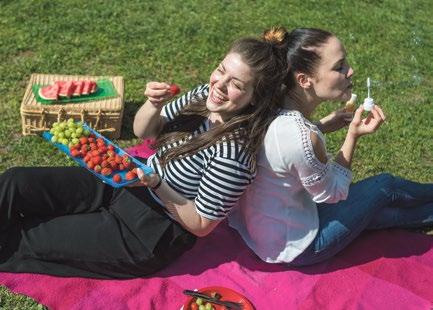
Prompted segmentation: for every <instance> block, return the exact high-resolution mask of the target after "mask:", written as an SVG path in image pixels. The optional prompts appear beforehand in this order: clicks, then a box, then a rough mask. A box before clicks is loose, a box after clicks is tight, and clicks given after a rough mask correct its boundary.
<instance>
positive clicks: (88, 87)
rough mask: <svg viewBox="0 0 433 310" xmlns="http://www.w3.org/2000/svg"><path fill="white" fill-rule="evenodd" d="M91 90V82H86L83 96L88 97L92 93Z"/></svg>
mask: <svg viewBox="0 0 433 310" xmlns="http://www.w3.org/2000/svg"><path fill="white" fill-rule="evenodd" d="M90 89H91V81H84V86H83V92H82V94H83V95H88V94H89V93H90Z"/></svg>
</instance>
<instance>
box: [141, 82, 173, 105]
mask: <svg viewBox="0 0 433 310" xmlns="http://www.w3.org/2000/svg"><path fill="white" fill-rule="evenodd" d="M144 95H145V96H146V97H147V99H148V101H149V102H150V103H151V104H152V105H153V106H154V107H155V108H158V109H160V108H162V107H163V106H164V103H165V102H167V101H168V100H169V99H171V98H172V97H173V94H172V92H171V91H170V84H167V83H164V82H149V83H147V84H146V89H145V91H144Z"/></svg>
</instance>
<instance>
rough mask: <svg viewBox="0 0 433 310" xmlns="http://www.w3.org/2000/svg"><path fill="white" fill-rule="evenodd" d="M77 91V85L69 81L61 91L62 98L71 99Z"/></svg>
mask: <svg viewBox="0 0 433 310" xmlns="http://www.w3.org/2000/svg"><path fill="white" fill-rule="evenodd" d="M74 90H75V84H74V82H73V81H68V82H66V83H65V85H64V86H63V88H62V89H61V91H60V96H65V97H68V98H70V97H71V96H72V94H73V93H74Z"/></svg>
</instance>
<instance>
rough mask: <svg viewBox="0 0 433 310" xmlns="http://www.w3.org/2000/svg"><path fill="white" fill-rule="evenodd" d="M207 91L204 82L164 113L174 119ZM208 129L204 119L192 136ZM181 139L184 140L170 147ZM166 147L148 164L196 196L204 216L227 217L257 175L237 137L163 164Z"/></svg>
mask: <svg viewBox="0 0 433 310" xmlns="http://www.w3.org/2000/svg"><path fill="white" fill-rule="evenodd" d="M208 92H209V86H208V85H201V86H199V87H197V88H195V89H194V90H192V91H190V92H188V93H186V94H185V95H183V96H181V97H179V98H178V99H177V100H175V101H172V102H170V103H168V104H167V105H166V106H165V107H164V108H163V110H162V112H161V115H162V116H163V117H165V118H166V120H167V121H171V120H173V119H174V118H175V117H176V115H178V114H179V111H180V110H181V109H182V108H183V107H184V106H186V105H187V104H189V103H190V102H191V100H192V99H193V98H207V96H208ZM207 130H209V122H208V120H206V121H205V122H203V124H202V125H201V126H200V127H199V128H198V129H197V130H196V131H195V132H194V133H193V135H192V136H195V135H198V134H200V133H203V132H205V131H207ZM179 143H182V142H181V141H179V142H177V143H174V144H172V145H168V146H167V147H172V146H175V145H178V144H179ZM167 147H165V146H164V147H163V148H162V149H160V150H158V152H157V153H156V154H154V155H153V156H152V157H150V158H149V160H148V164H149V165H150V166H151V167H152V168H153V169H154V170H155V171H156V172H157V173H158V174H159V175H160V176H161V177H162V178H163V179H164V180H165V181H166V182H167V184H168V185H170V187H171V188H173V189H174V190H175V191H177V192H179V193H180V194H182V195H183V196H184V197H185V198H188V199H192V200H194V202H195V205H196V210H197V212H198V213H199V214H200V215H201V216H203V217H206V218H209V219H213V220H221V219H223V218H224V217H226V216H227V214H228V212H229V211H230V209H231V208H232V207H233V205H234V204H235V203H236V201H237V200H238V199H239V197H240V196H241V195H242V193H243V192H244V190H245V189H246V187H247V186H248V185H249V184H250V183H251V182H252V180H253V179H254V177H255V166H254V164H253V160H252V156H251V155H250V154H249V153H247V152H246V151H245V150H244V148H243V147H242V146H240V145H239V144H238V143H235V142H234V141H230V140H225V141H222V142H220V143H217V144H215V145H212V146H210V147H208V148H206V149H203V150H201V151H199V152H197V153H195V154H193V155H191V156H187V157H184V158H181V159H177V160H171V161H169V162H168V163H167V164H166V165H165V167H164V168H162V167H161V166H160V165H159V157H160V156H161V154H163V153H164V151H165V150H166V149H167Z"/></svg>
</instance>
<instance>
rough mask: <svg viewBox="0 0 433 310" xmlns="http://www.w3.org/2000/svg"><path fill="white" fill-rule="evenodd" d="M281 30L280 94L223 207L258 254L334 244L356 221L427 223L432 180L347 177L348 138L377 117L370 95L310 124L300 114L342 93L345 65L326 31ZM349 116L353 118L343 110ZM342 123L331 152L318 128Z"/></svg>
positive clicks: (310, 254) (324, 253) (291, 255)
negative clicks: (238, 190)
mask: <svg viewBox="0 0 433 310" xmlns="http://www.w3.org/2000/svg"><path fill="white" fill-rule="evenodd" d="M273 32H278V33H279V35H280V36H287V37H288V42H289V46H288V50H287V60H288V64H289V69H290V70H289V73H288V76H287V81H286V86H287V90H286V91H287V98H286V101H285V108H284V109H283V110H282V111H281V112H280V114H279V116H278V117H277V118H276V119H275V120H274V121H273V122H272V123H271V125H270V127H269V129H268V131H267V134H266V136H265V140H264V144H263V147H262V150H261V152H260V155H259V158H258V172H257V176H256V179H255V181H254V182H253V184H252V185H251V186H250V187H249V188H248V189H247V191H246V192H245V193H244V195H243V196H242V197H241V199H240V200H239V208H235V209H234V210H233V212H232V213H231V215H230V217H229V223H230V225H231V226H232V227H234V228H235V229H237V230H238V231H239V233H240V234H241V236H242V237H243V239H244V240H245V242H246V243H247V244H248V246H249V247H250V248H251V249H253V250H254V252H255V253H256V254H257V255H258V256H259V257H260V258H261V259H262V260H264V261H266V262H269V263H290V265H294V266H301V265H309V264H314V263H318V262H321V261H323V260H325V259H328V258H330V257H332V256H333V255H335V254H336V253H338V252H339V251H341V250H342V249H343V248H344V247H346V246H347V245H348V244H349V243H350V242H351V241H352V240H354V239H355V238H356V237H357V236H358V235H359V234H360V233H361V232H362V231H363V230H366V229H379V228H388V227H421V226H425V225H431V224H432V223H433V185H432V184H419V183H414V182H411V181H407V180H404V179H401V178H399V177H394V176H392V175H390V174H380V175H377V176H373V177H370V178H367V179H365V180H362V181H360V182H358V183H355V184H351V180H352V172H351V170H350V166H351V162H352V158H353V154H354V150H355V146H356V144H357V143H358V141H359V138H360V137H361V136H363V135H367V134H373V133H374V132H375V131H376V130H377V129H378V128H379V127H380V125H381V124H382V123H383V121H384V120H385V115H384V113H383V111H382V109H381V108H380V107H379V106H378V105H376V106H375V107H374V109H373V110H372V111H371V112H370V113H368V115H367V116H366V117H364V116H363V112H364V111H363V108H362V107H359V108H358V109H357V110H356V111H355V112H354V114H353V115H352V114H351V113H345V112H344V111H337V112H336V113H333V114H332V115H331V116H329V117H327V118H325V119H323V120H322V121H321V122H319V123H318V124H314V123H313V122H312V121H311V120H310V116H311V114H312V112H313V111H314V109H315V108H316V107H317V106H318V105H319V104H322V103H323V102H325V101H328V100H338V101H347V100H349V99H350V97H351V90H352V80H351V78H352V75H353V70H352V68H351V67H350V66H349V64H348V62H347V59H346V51H345V49H344V47H343V45H342V43H341V42H340V40H338V39H337V38H336V37H335V36H334V35H333V34H331V33H329V32H327V31H323V30H319V29H305V28H303V29H295V30H293V31H292V32H291V33H287V32H286V31H285V30H284V29H283V28H274V29H271V30H270V31H268V32H267V33H268V34H269V33H273ZM352 117H353V120H352ZM345 125H349V126H348V130H347V135H346V138H345V140H344V143H343V145H342V146H341V148H340V150H339V152H338V153H337V154H336V156H335V157H334V158H331V157H329V156H328V155H327V152H326V146H325V139H324V136H323V133H325V132H329V131H333V130H337V129H339V128H342V127H344V126H345Z"/></svg>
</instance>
